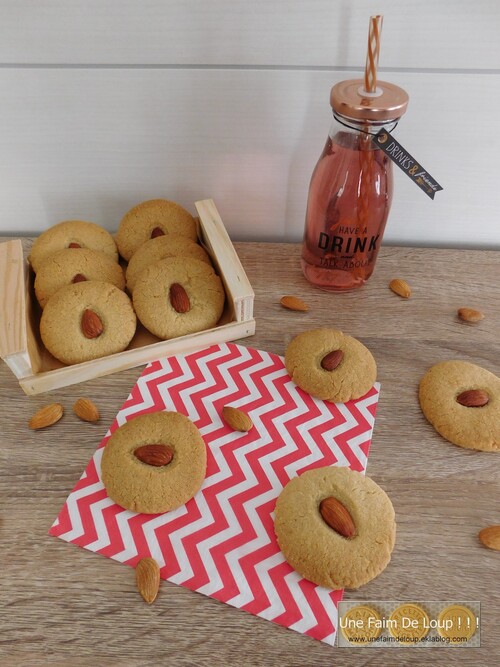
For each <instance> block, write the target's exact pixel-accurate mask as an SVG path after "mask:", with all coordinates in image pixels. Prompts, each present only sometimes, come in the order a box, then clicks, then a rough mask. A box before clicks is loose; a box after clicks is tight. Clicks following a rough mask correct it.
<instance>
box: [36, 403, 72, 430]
mask: <svg viewBox="0 0 500 667" xmlns="http://www.w3.org/2000/svg"><path fill="white" fill-rule="evenodd" d="M63 412H64V408H63V406H62V405H61V404H60V403H51V404H50V405H46V406H45V407H43V408H41V409H40V410H38V412H35V414H34V415H33V417H31V419H30V420H29V422H28V426H29V427H30V428H32V429H34V430H37V429H40V428H47V426H52V424H55V423H56V422H58V421H59V420H60V419H61V417H62V416H63Z"/></svg>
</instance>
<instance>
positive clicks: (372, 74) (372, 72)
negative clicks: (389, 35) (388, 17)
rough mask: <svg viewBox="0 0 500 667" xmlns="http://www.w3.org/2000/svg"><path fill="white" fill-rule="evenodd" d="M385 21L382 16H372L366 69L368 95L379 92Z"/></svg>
mask: <svg viewBox="0 0 500 667" xmlns="http://www.w3.org/2000/svg"><path fill="white" fill-rule="evenodd" d="M383 20H384V17H383V16H381V15H380V14H377V16H370V29H369V31H368V52H367V54H366V67H365V91H366V92H367V93H374V92H376V90H377V67H378V56H379V52H380V35H381V33H382V22H383Z"/></svg>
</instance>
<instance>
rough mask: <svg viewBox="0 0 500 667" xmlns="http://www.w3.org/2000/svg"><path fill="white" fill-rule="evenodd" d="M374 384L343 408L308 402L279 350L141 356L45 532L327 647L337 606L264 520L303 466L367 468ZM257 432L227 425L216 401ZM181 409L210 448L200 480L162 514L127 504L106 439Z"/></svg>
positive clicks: (222, 348)
mask: <svg viewBox="0 0 500 667" xmlns="http://www.w3.org/2000/svg"><path fill="white" fill-rule="evenodd" d="M377 401H378V386H375V387H374V388H373V389H372V390H370V392H368V394H367V395H366V396H364V397H363V398H362V399H359V400H357V401H351V402H349V403H347V404H345V405H344V404H333V403H325V402H323V401H318V400H316V399H313V398H312V397H311V396H309V395H308V394H306V393H305V392H303V391H302V390H300V389H299V388H298V387H297V386H296V385H295V384H294V383H293V382H292V381H291V379H290V377H289V376H288V374H287V373H286V370H285V368H284V364H283V360H282V358H281V357H279V356H277V355H273V354H269V353H267V352H262V351H259V350H255V349H252V348H246V347H241V346H238V345H235V344H232V343H228V344H221V345H214V346H212V347H210V348H208V349H205V350H202V351H201V352H196V353H193V354H190V355H188V356H187V357H185V356H182V355H179V356H176V357H171V358H169V359H164V360H160V361H157V362H154V363H152V364H150V365H149V366H148V367H147V368H146V369H145V371H144V372H143V374H142V376H141V377H140V378H139V380H138V382H137V384H136V385H135V387H134V389H133V390H132V392H131V394H130V396H129V398H128V399H127V401H126V402H125V403H124V405H123V407H122V409H121V410H120V412H119V414H118V415H117V418H116V420H115V422H114V423H113V425H112V426H111V429H110V430H109V431H108V433H107V434H106V436H105V438H104V440H103V441H102V443H101V445H100V447H99V449H98V450H97V451H96V453H95V454H94V456H93V458H92V459H91V461H90V463H89V465H88V466H87V469H86V470H85V472H84V474H83V476H82V478H81V479H80V480H79V482H78V483H77V485H76V486H75V488H74V490H73V492H72V493H71V494H70V496H69V498H68V500H67V502H66V504H65V505H64V507H63V509H62V511H61V513H60V515H59V517H58V519H57V520H56V522H55V523H54V525H53V527H52V528H51V530H50V533H51V534H52V535H56V536H58V537H60V538H62V539H63V540H66V541H68V542H72V543H74V544H77V545H79V546H81V547H84V548H86V549H90V550H91V551H95V552H97V553H100V554H102V555H105V556H108V557H110V558H113V559H116V560H118V561H121V562H123V563H127V564H129V565H132V566H135V564H136V563H137V561H138V560H139V559H140V558H143V557H144V556H146V555H151V556H152V557H153V558H155V559H156V560H157V561H158V563H159V564H160V567H161V576H162V577H163V578H165V579H168V580H170V581H172V582H175V583H177V584H180V585H183V586H186V587H188V588H190V589H192V590H195V591H198V592H200V593H203V594H205V595H209V596H211V597H214V598H216V599H218V600H221V601H223V602H226V603H228V604H231V605H233V606H235V607H239V608H242V609H245V610H246V611H249V612H251V613H253V614H257V615H259V616H262V617H264V618H266V619H268V620H271V621H274V622H275V623H279V624H280V625H284V626H286V627H289V628H292V629H294V630H297V631H299V632H302V633H305V634H309V635H311V636H313V637H316V638H317V639H320V640H322V641H325V642H327V643H330V644H333V642H334V638H335V630H336V627H335V626H336V619H337V603H338V601H339V600H340V599H341V597H342V591H329V590H326V589H323V588H320V587H318V586H315V585H314V584H313V583H311V582H309V581H306V580H305V579H302V578H301V577H300V576H299V575H298V574H297V573H296V572H295V571H293V570H292V568H291V567H290V566H289V565H288V564H287V563H286V562H285V560H284V558H283V556H282V554H281V551H280V550H279V547H278V545H277V542H276V539H275V536H274V528H273V511H274V506H275V503H276V498H277V496H278V494H279V492H280V491H281V489H282V488H283V486H284V485H285V484H286V483H287V481H288V480H289V479H290V478H291V477H293V476H295V475H297V474H300V473H301V472H304V471H305V470H308V469H310V468H315V467H319V466H323V465H340V466H350V467H351V468H353V469H355V470H359V471H364V470H365V468H366V463H367V456H368V449H369V445H370V438H371V432H372V429H373V424H374V419H375V409H376V405H377ZM227 404H230V405H232V406H234V407H239V408H241V409H243V410H244V411H245V412H247V413H248V414H249V415H250V416H251V418H252V421H253V424H254V428H252V429H251V430H250V431H249V432H248V433H239V432H234V431H232V430H231V429H230V428H229V427H228V426H227V425H226V424H225V423H224V422H223V421H222V419H221V416H220V414H221V411H222V408H223V406H224V405H227ZM157 410H177V411H178V412H182V413H184V414H185V415H187V416H189V417H190V418H191V419H192V420H193V421H194V422H195V424H196V425H197V426H198V428H199V429H200V432H201V434H202V435H203V438H204V440H205V442H206V444H207V454H208V461H207V476H206V479H205V482H204V484H203V486H202V489H201V490H200V492H199V493H198V494H197V495H196V497H195V498H193V499H192V500H190V501H189V502H188V503H187V504H186V505H185V506H183V507H181V508H179V509H177V510H175V511H172V512H168V513H166V514H161V515H144V514H136V513H133V512H129V511H126V510H124V509H122V508H121V507H119V506H118V505H116V504H115V503H114V502H113V501H112V500H110V499H109V498H108V497H107V494H106V491H105V489H104V487H103V485H102V482H101V480H100V462H101V456H102V451H103V447H104V446H105V444H106V442H107V440H108V439H109V437H110V435H111V433H112V432H113V431H114V430H116V428H118V426H120V425H121V424H123V423H125V422H126V421H128V420H129V419H132V418H133V417H135V416H137V415H139V414H143V413H145V412H151V411H157Z"/></svg>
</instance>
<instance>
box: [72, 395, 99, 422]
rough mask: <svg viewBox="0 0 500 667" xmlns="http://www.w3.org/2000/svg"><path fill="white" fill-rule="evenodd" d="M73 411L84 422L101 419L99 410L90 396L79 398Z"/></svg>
mask: <svg viewBox="0 0 500 667" xmlns="http://www.w3.org/2000/svg"><path fill="white" fill-rule="evenodd" d="M73 412H74V413H75V415H76V416H77V417H79V418H80V419H82V420H83V421H84V422H96V421H99V416H100V415H99V410H98V409H97V407H96V406H95V404H94V403H93V402H92V401H91V400H90V399H88V398H79V399H78V400H77V401H76V403H75V404H74V406H73Z"/></svg>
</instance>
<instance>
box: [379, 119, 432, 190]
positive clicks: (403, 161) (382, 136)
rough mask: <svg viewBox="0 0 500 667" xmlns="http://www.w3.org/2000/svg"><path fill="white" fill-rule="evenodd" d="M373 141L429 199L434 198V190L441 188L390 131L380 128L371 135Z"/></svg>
mask: <svg viewBox="0 0 500 667" xmlns="http://www.w3.org/2000/svg"><path fill="white" fill-rule="evenodd" d="M373 142H374V143H375V144H376V145H377V146H378V147H379V148H381V149H382V150H383V151H384V153H385V154H386V155H387V157H389V158H390V159H391V160H392V161H393V162H394V163H395V164H397V165H398V167H399V168H400V169H402V170H403V171H404V172H405V174H406V175H407V176H409V177H410V178H411V180H412V181H413V182H414V183H416V184H417V185H418V187H419V188H421V189H422V190H423V191H424V192H425V194H426V195H428V196H429V197H430V198H431V199H434V195H435V194H436V192H439V191H440V190H442V189H443V188H442V187H441V186H440V185H439V183H438V182H437V181H436V180H435V179H434V178H432V176H431V175H430V174H429V172H428V171H426V170H425V169H424V168H423V167H422V165H421V164H420V163H419V162H417V161H416V160H415V158H414V157H412V156H411V155H410V154H409V153H407V152H406V149H404V148H403V146H401V144H400V143H398V142H397V141H396V139H394V137H393V136H392V134H391V133H390V132H388V131H387V130H384V129H383V128H382V129H381V130H380V131H379V132H377V134H376V135H375V136H374V137H373Z"/></svg>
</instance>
